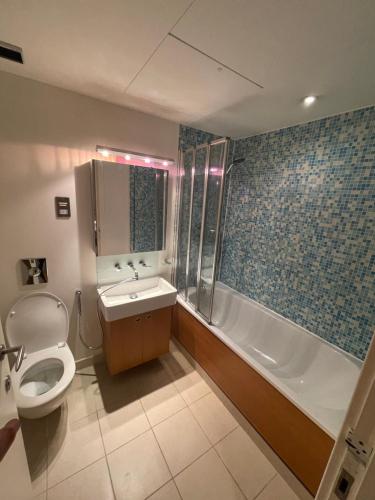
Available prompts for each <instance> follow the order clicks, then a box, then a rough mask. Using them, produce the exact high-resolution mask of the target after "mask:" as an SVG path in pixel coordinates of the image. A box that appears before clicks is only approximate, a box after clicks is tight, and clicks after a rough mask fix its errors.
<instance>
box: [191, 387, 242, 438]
mask: <svg viewBox="0 0 375 500" xmlns="http://www.w3.org/2000/svg"><path fill="white" fill-rule="evenodd" d="M190 410H191V411H192V412H193V414H194V416H195V418H196V419H197V420H198V422H199V424H200V426H201V427H202V428H203V430H204V432H205V433H206V435H207V436H208V439H209V440H210V441H211V443H212V444H215V443H217V442H218V441H220V439H222V438H223V437H224V436H226V435H227V434H228V433H229V432H230V431H232V430H233V429H235V428H236V427H237V426H238V423H237V421H236V420H235V419H234V418H233V416H232V415H231V414H230V413H229V411H228V410H227V409H226V408H225V406H224V405H223V403H222V402H221V401H220V399H219V398H218V397H217V396H216V395H215V394H213V393H212V392H211V393H210V394H207V396H204V397H203V398H201V399H198V401H195V403H193V404H192V405H191V406H190Z"/></svg>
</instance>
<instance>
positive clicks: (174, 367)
mask: <svg viewBox="0 0 375 500" xmlns="http://www.w3.org/2000/svg"><path fill="white" fill-rule="evenodd" d="M159 359H160V362H161V363H162V365H163V366H164V368H165V369H166V371H167V372H168V373H169V374H170V375H171V376H172V377H173V378H174V377H175V376H177V375H180V374H183V373H185V374H187V373H191V372H193V371H194V367H193V365H192V364H191V363H190V362H189V360H188V359H187V358H186V357H185V356H184V355H183V353H182V352H181V351H180V350H179V349H178V347H177V346H176V345H175V344H174V343H173V342H171V343H170V351H169V352H168V353H167V354H164V355H163V356H161V357H160V358H159Z"/></svg>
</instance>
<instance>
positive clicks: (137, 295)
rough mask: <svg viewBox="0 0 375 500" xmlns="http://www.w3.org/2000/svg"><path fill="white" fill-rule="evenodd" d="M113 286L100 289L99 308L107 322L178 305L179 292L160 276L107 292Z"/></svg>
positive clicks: (132, 282)
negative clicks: (177, 296)
mask: <svg viewBox="0 0 375 500" xmlns="http://www.w3.org/2000/svg"><path fill="white" fill-rule="evenodd" d="M109 286H111V285H104V286H102V287H100V288H98V289H97V290H98V294H100V293H102V295H101V296H100V299H99V307H100V310H101V312H102V314H103V316H104V319H105V320H106V321H116V320H118V319H122V318H128V317H129V316H135V315H136V314H142V313H146V312H149V311H154V310H155V309H161V308H162V307H168V306H173V304H175V303H176V295H177V290H176V289H175V288H174V287H173V286H172V285H171V284H169V283H168V281H166V280H165V279H164V278H160V277H159V276H156V277H153V278H145V279H140V280H137V281H129V282H128V283H122V284H121V285H118V286H116V287H115V288H112V289H111V290H108V291H107V292H106V291H104V290H106V289H107V288H108V287H109Z"/></svg>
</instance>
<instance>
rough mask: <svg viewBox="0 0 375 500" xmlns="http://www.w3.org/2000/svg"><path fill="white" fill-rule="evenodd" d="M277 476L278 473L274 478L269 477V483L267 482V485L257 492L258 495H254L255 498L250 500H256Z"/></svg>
mask: <svg viewBox="0 0 375 500" xmlns="http://www.w3.org/2000/svg"><path fill="white" fill-rule="evenodd" d="M277 476H278V473H277V472H276V474H275V475H274V476H272V477H271V479H270V480H269V481H267V483H266V484H265V485H264V486H263V488H262V489H261V490H260V491H258V493H257V494H256V495H255V497H254V498H253V499H252V500H256V498H258V497H259V496H260V495H261V494H262V493H263V491H264V490H265V489H266V488H267V486H268V485H269V484H271V483H272V481H273V480H274V479H275V477H277Z"/></svg>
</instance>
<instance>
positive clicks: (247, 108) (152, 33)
mask: <svg viewBox="0 0 375 500" xmlns="http://www.w3.org/2000/svg"><path fill="white" fill-rule="evenodd" d="M0 12H1V17H0V39H1V40H3V41H5V42H8V43H11V44H14V45H18V46H21V47H22V48H23V52H24V61H25V64H24V65H20V64H17V63H14V62H11V61H6V60H4V59H0V71H6V72H10V73H14V74H17V75H20V76H24V77H27V78H32V79H34V80H38V81H42V82H46V83H49V84H51V85H56V86H58V87H62V88H65V89H68V90H73V91H75V92H79V93H81V94H84V95H88V96H92V97H95V98H98V99H102V100H105V101H108V102H112V103H115V104H119V105H122V106H127V107H132V108H135V109H138V110H141V111H145V112H148V113H151V114H155V115H158V116H161V117H164V118H167V119H169V120H172V121H176V122H180V123H184V124H186V125H191V126H195V127H198V128H202V129H205V130H209V131H211V132H214V133H217V134H221V135H230V136H233V137H240V136H247V135H254V134H257V133H260V132H264V131H267V130H275V129H278V128H282V127H286V126H289V125H293V124H296V123H301V122H306V121H310V120H313V119H316V118H320V117H323V116H327V115H332V114H336V113H340V112H342V111H346V110H350V109H356V108H360V107H363V106H367V105H371V104H374V103H375V64H374V53H375V29H374V26H375V2H374V1H373V0H361V1H356V2H354V1H353V0H330V1H327V0H314V1H313V2H310V1H307V0H283V1H282V2H281V1H280V0H195V1H192V0H106V1H105V2H104V1H103V0H64V1H61V0H27V1H25V0H0ZM311 94H313V95H317V96H318V97H319V98H318V100H317V102H316V104H314V105H313V106H311V107H309V108H305V107H303V106H302V105H301V99H302V98H303V97H304V96H306V95H311Z"/></svg>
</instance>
